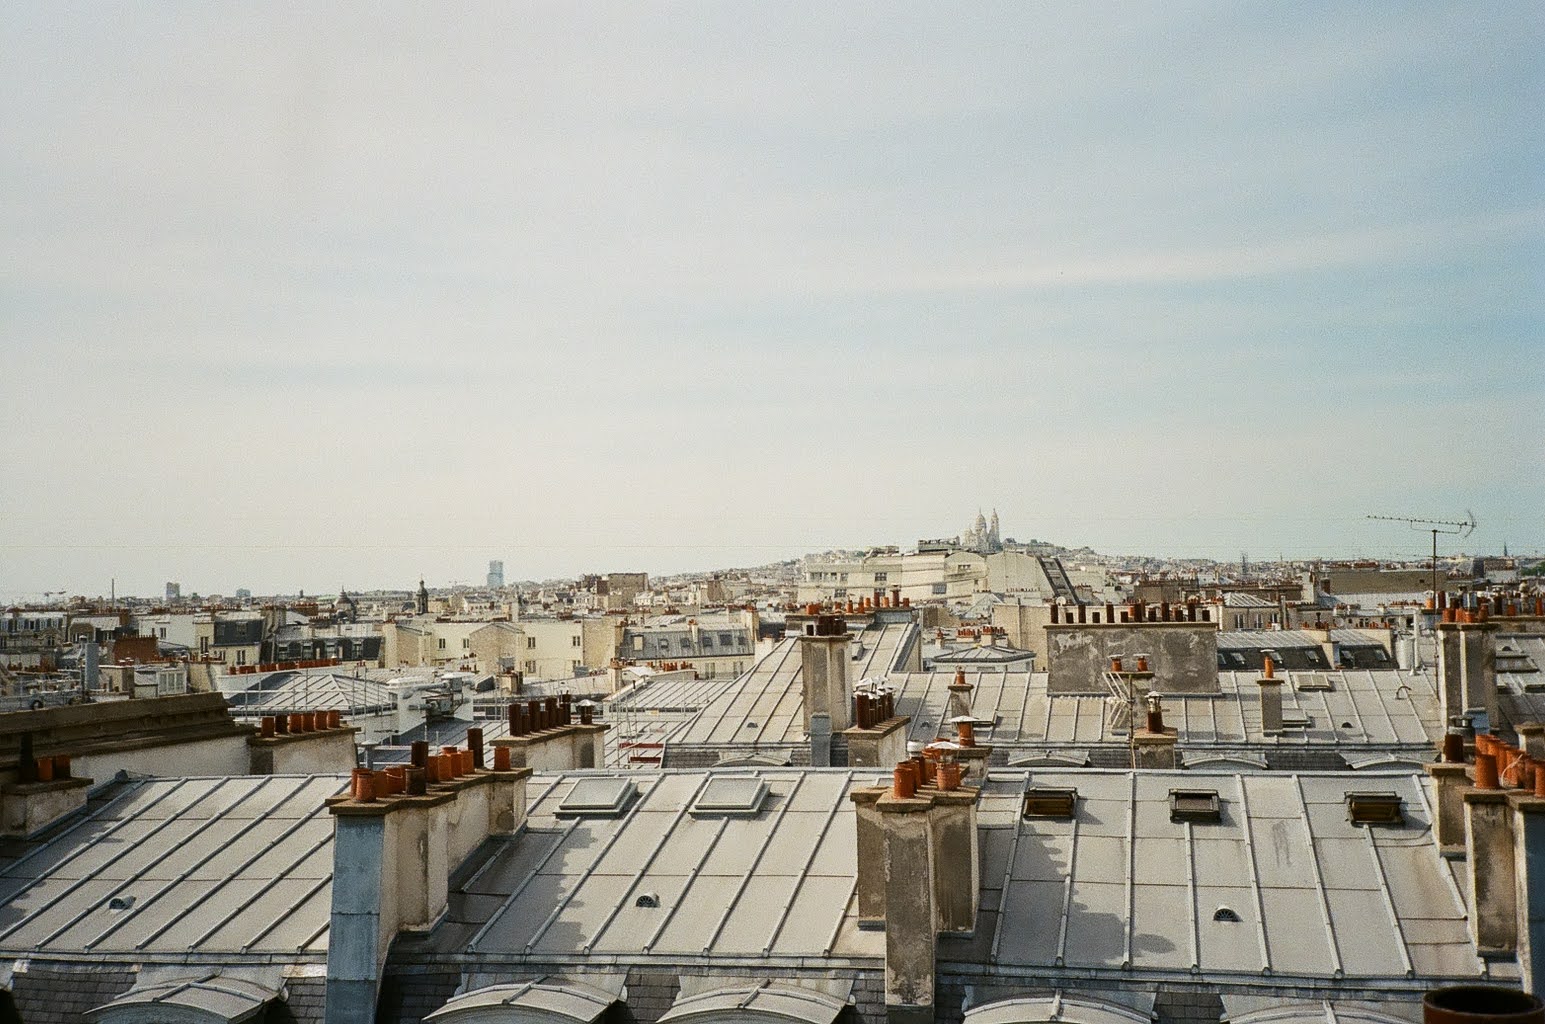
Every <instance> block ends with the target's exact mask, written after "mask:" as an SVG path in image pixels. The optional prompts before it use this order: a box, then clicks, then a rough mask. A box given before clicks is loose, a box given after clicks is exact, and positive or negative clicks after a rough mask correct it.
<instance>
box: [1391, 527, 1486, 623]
mask: <svg viewBox="0 0 1545 1024" xmlns="http://www.w3.org/2000/svg"><path fill="white" fill-rule="evenodd" d="M1367 518H1369V519H1382V520H1384V521H1386V522H1391V523H1405V524H1406V525H1407V526H1409V527H1410V528H1411V529H1413V530H1424V531H1426V532H1427V533H1430V534H1432V599H1433V601H1434V602H1436V601H1437V599H1438V534H1440V533H1445V534H1451V535H1453V536H1456V537H1468V536H1470V534H1472V533H1474V532H1475V527H1476V525H1477V524H1476V522H1475V513H1474V512H1471V511H1470V510H1469V509H1465V518H1464V520H1463V521H1462V522H1455V521H1454V520H1451V519H1415V518H1412V517H1411V516H1368V517H1367Z"/></svg>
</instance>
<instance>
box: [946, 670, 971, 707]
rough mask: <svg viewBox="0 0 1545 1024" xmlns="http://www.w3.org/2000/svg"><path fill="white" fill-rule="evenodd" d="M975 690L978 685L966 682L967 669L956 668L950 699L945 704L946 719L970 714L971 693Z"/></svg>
mask: <svg viewBox="0 0 1545 1024" xmlns="http://www.w3.org/2000/svg"><path fill="white" fill-rule="evenodd" d="M975 692H976V687H975V686H974V685H972V684H971V683H968V682H966V670H965V669H961V668H958V669H956V670H955V678H954V680H953V681H952V682H951V683H950V696H949V701H948V703H946V704H945V706H944V717H945V719H946V720H948V719H951V718H959V717H960V716H962V715H970V714H971V704H972V699H971V695H972V694H973V693H975Z"/></svg>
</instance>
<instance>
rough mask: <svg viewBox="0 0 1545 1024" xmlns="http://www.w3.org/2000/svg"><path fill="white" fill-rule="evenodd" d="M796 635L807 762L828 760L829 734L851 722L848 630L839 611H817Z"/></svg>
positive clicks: (851, 699) (822, 763) (829, 753)
mask: <svg viewBox="0 0 1545 1024" xmlns="http://www.w3.org/2000/svg"><path fill="white" fill-rule="evenodd" d="M807 626H808V629H809V632H807V633H806V634H805V635H804V636H801V637H800V638H799V648H800V650H799V653H800V662H801V672H800V679H801V682H802V684H803V687H804V697H805V709H804V712H805V732H806V733H807V734H808V735H809V736H810V763H811V764H813V765H817V766H820V765H829V764H831V736H832V734H833V733H836V732H841V731H843V730H844V729H847V728H849V727H850V726H851V725H852V724H853V717H852V703H853V684H852V683H851V682H850V681H849V679H848V663H849V657H848V644H849V641H850V640H851V638H852V637H851V634H849V633H848V630H847V623H845V622H844V621H843V619H842V617H841V616H840V615H816V616H815V617H814V620H813V621H812V622H810V623H808V624H807Z"/></svg>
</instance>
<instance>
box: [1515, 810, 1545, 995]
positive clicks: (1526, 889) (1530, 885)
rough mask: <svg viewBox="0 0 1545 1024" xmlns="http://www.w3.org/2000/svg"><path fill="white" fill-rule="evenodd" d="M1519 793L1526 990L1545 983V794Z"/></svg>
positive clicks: (1521, 958) (1518, 892) (1518, 893)
mask: <svg viewBox="0 0 1545 1024" xmlns="http://www.w3.org/2000/svg"><path fill="white" fill-rule="evenodd" d="M1542 789H1545V787H1542V786H1541V785H1540V784H1539V783H1538V782H1536V784H1535V792H1534V793H1527V794H1526V793H1516V794H1512V795H1511V796H1509V798H1508V800H1509V802H1510V803H1511V804H1512V808H1513V841H1514V843H1515V844H1516V845H1515V848H1514V858H1513V872H1514V902H1515V905H1516V910H1517V925H1516V928H1515V930H1516V931H1517V939H1518V970H1519V974H1520V975H1521V979H1522V981H1523V989H1524V991H1525V992H1539V991H1541V988H1542V987H1545V796H1541V795H1537V794H1539V793H1540V791H1541V790H1542Z"/></svg>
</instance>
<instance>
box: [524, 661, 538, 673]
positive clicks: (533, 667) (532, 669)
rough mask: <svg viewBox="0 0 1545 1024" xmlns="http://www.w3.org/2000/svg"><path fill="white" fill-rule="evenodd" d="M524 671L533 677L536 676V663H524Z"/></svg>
mask: <svg viewBox="0 0 1545 1024" xmlns="http://www.w3.org/2000/svg"><path fill="white" fill-rule="evenodd" d="M526 671H527V672H530V673H532V674H533V675H535V674H536V662H534V661H528V662H526Z"/></svg>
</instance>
